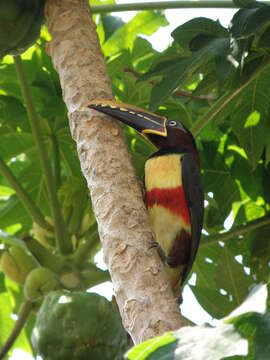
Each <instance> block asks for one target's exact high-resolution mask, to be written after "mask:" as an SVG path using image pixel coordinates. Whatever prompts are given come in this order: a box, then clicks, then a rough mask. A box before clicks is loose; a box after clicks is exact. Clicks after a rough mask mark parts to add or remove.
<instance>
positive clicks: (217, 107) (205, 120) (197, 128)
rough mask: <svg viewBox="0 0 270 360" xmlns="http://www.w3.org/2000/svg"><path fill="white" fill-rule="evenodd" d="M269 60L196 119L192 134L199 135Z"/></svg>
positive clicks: (256, 75)
mask: <svg viewBox="0 0 270 360" xmlns="http://www.w3.org/2000/svg"><path fill="white" fill-rule="evenodd" d="M269 64H270V61H269V60H268V61H266V62H265V63H264V64H262V65H261V66H260V67H258V68H257V70H256V71H255V72H254V73H253V74H252V75H251V76H250V78H249V79H248V80H247V81H246V82H244V83H243V84H242V85H240V86H239V87H238V88H236V89H235V90H233V91H227V92H226V93H225V94H224V95H222V96H221V97H220V99H218V100H217V102H216V103H215V104H214V105H213V106H212V107H211V108H210V110H209V111H208V112H207V113H206V114H205V115H204V116H203V117H202V118H201V119H199V120H198V121H196V122H195V124H194V125H193V126H192V128H191V129H190V131H191V132H192V134H193V135H194V136H197V135H199V133H200V132H201V131H202V129H203V128H204V127H205V126H206V125H207V124H209V123H210V122H211V121H212V120H213V119H214V117H215V116H216V115H217V114H218V113H219V112H220V111H221V110H223V109H224V108H225V107H226V106H227V105H228V104H229V103H230V101H232V100H233V99H234V98H235V96H237V95H238V94H240V93H241V92H242V91H243V90H245V88H246V87H247V86H248V85H250V84H251V83H252V81H254V80H256V79H257V78H258V77H259V76H260V75H261V73H262V72H263V71H264V70H265V69H266V68H267V67H268V66H269Z"/></svg>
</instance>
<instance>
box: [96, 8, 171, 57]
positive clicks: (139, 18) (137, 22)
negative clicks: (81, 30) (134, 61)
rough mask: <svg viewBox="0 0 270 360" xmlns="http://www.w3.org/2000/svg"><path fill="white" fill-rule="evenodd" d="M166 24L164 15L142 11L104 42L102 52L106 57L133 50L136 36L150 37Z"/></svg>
mask: <svg viewBox="0 0 270 360" xmlns="http://www.w3.org/2000/svg"><path fill="white" fill-rule="evenodd" d="M166 25H168V22H167V20H166V18H165V16H164V15H162V13H161V12H158V11H142V12H139V13H138V14H137V15H135V16H134V18H133V19H132V20H131V21H130V22H128V23H127V24H125V25H123V26H122V27H121V28H119V29H118V30H117V31H115V32H114V33H113V35H112V36H111V37H110V38H109V39H108V41H106V43H105V44H104V46H103V51H104V53H105V55H106V56H108V55H112V54H115V53H117V52H118V51H119V50H121V49H128V48H129V49H131V50H132V48H133V43H134V40H135V38H136V35H138V34H144V35H152V34H153V33H154V32H155V31H157V30H158V29H159V28H160V26H166Z"/></svg>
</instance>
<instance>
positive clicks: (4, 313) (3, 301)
mask: <svg viewBox="0 0 270 360" xmlns="http://www.w3.org/2000/svg"><path fill="white" fill-rule="evenodd" d="M12 313H13V309H12V307H11V303H10V297H9V295H8V294H7V293H6V292H5V293H0V347H2V346H3V345H4V343H5V341H6V339H7V338H8V336H9V335H10V333H11V331H12V329H13V326H14V323H15V321H14V320H12V318H11V314H12ZM14 348H20V349H22V350H24V351H26V352H28V353H30V354H32V350H31V346H30V344H29V341H28V340H27V337H26V334H25V330H24V329H23V330H22V331H21V333H20V335H19V337H18V338H17V340H16V342H15V344H14V345H13V347H12V349H14Z"/></svg>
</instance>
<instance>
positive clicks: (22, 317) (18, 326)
mask: <svg viewBox="0 0 270 360" xmlns="http://www.w3.org/2000/svg"><path fill="white" fill-rule="evenodd" d="M32 307H33V305H32V303H31V302H30V301H24V302H23V303H22V305H21V307H20V311H19V314H18V320H17V321H16V323H15V325H14V328H13V330H12V332H11V334H10V335H9V337H8V339H7V341H6V342H5V344H4V346H3V348H2V349H1V352H0V360H1V359H4V357H5V356H6V354H7V352H8V351H9V350H10V348H11V346H12V345H13V344H14V342H15V340H16V339H17V337H18V336H19V334H20V332H21V330H22V328H23V327H24V325H25V323H26V321H27V319H28V317H29V315H30V313H31V310H32Z"/></svg>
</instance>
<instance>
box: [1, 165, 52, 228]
mask: <svg viewBox="0 0 270 360" xmlns="http://www.w3.org/2000/svg"><path fill="white" fill-rule="evenodd" d="M0 173H1V174H2V175H3V176H4V177H5V178H6V179H7V181H8V182H9V183H10V185H11V186H12V187H13V189H14V190H15V191H16V194H17V196H18V198H19V200H20V201H21V202H22V204H23V205H24V207H25V209H26V210H27V211H28V213H29V215H30V216H31V217H32V219H33V221H35V222H36V223H37V224H38V225H40V226H41V227H42V228H44V229H47V230H52V226H51V225H50V224H49V223H47V222H46V220H45V219H44V217H43V215H42V213H41V211H40V210H39V208H38V207H37V206H36V204H35V203H34V201H33V200H32V199H31V197H30V196H29V195H28V193H27V192H26V191H25V190H24V188H23V187H22V186H21V184H20V183H19V181H18V179H17V178H16V177H15V176H14V175H13V173H12V172H11V170H10V168H9V167H8V166H7V165H6V163H5V162H4V161H3V160H2V159H1V158H0Z"/></svg>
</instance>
